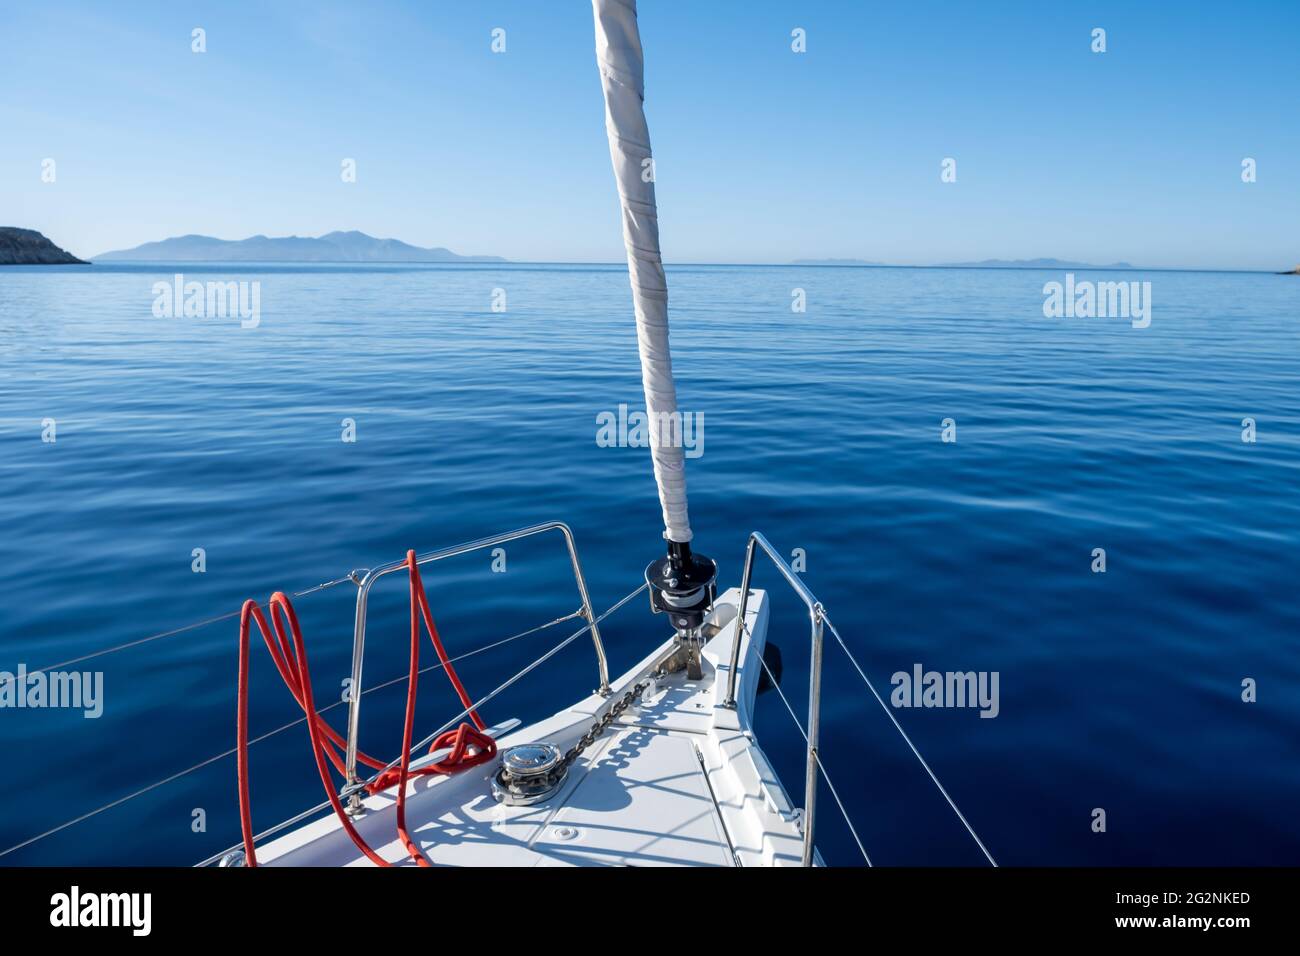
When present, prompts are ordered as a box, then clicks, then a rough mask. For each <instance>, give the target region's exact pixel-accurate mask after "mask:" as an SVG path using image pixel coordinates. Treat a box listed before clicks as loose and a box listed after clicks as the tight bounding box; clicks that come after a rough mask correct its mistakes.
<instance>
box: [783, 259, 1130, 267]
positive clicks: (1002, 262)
mask: <svg viewBox="0 0 1300 956" xmlns="http://www.w3.org/2000/svg"><path fill="white" fill-rule="evenodd" d="M790 264H791V265H795V266H888V263H885V262H871V261H869V260H867V259H795V260H794V261H793V262H792V263H790ZM921 268H931V269H1132V268H1133V266H1131V265H1129V264H1128V263H1127V262H1112V263H1111V264H1110V265H1105V266H1098V265H1093V264H1092V263H1091V262H1073V261H1071V260H1069V259H984V260H982V261H980V262H940V263H938V264H937V265H933V266H922V267H921Z"/></svg>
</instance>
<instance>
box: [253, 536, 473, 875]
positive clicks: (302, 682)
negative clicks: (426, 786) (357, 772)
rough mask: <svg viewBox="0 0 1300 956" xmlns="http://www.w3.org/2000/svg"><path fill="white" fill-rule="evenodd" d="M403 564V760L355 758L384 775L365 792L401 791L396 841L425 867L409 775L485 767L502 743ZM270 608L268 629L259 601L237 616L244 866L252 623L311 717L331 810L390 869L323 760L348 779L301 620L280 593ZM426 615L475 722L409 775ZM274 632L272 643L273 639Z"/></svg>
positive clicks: (448, 736) (412, 565) (443, 741)
mask: <svg viewBox="0 0 1300 956" xmlns="http://www.w3.org/2000/svg"><path fill="white" fill-rule="evenodd" d="M406 566H407V568H408V569H409V571H410V585H411V667H410V674H409V677H408V680H407V687H406V720H405V723H404V725H403V728H402V759H401V762H400V763H399V765H398V766H397V767H394V768H392V769H390V770H384V768H385V767H387V766H388V765H387V764H386V763H385V762H383V761H380V760H376V759H375V758H374V757H371V756H370V755H369V754H365V753H362V752H361V751H360V750H358V751H357V760H359V761H360V762H361V763H363V764H365V765H366V766H367V767H370V768H372V769H374V770H381V771H384V772H383V773H381V774H380V775H379V776H378V777H376V778H375V780H374V781H372V782H371V783H370V784H368V785H367V787H366V791H367V792H368V793H372V794H373V793H378V792H380V791H383V790H387V789H389V788H390V787H392V786H394V785H396V786H397V835H398V838H399V839H400V840H401V841H402V844H403V845H404V846H405V847H406V852H407V853H409V854H410V856H411V859H412V860H414V861H415V862H416V863H417V864H418V865H420V866H428V865H429V860H428V859H427V858H426V857H425V855H424V853H423V852H422V851H421V850H420V847H419V845H418V844H417V843H416V842H415V841H414V840H413V839H412V838H411V836H410V834H409V833H407V830H406V783H407V781H408V780H409V778H410V777H411V776H412V775H414V776H423V775H426V774H434V773H455V772H456V771H457V770H463V769H465V768H466V767H473V766H475V765H477V764H481V763H483V762H485V761H488V760H491V759H492V758H493V757H494V756H495V755H496V750H497V746H496V741H495V740H493V739H492V738H491V737H489V736H488V735H487V733H485V730H486V725H485V724H484V723H483V720H482V718H480V717H479V715H478V711H476V710H475V709H474V707H473V705H472V702H471V701H470V697H469V694H467V693H466V692H465V685H464V684H462V683H461V682H460V677H459V676H458V675H457V674H456V669H455V668H454V667H453V666H452V664H451V660H450V659H449V658H448V657H447V651H446V649H445V648H444V647H443V646H442V639H441V638H440V637H439V636H438V628H437V625H435V624H434V622H433V612H432V611H431V610H430V609H429V597H428V595H427V594H426V593H425V591H424V583H423V582H422V581H421V580H420V569H419V567H418V566H417V564H416V559H415V552H414V551H407V552H406ZM269 606H270V608H271V627H267V622H266V617H265V616H264V615H263V614H262V609H261V608H260V607H259V606H258V604H257V602H256V601H253V600H248V601H245V602H244V607H243V610H242V611H241V612H240V616H239V701H238V705H237V716H236V721H235V725H236V727H235V733H236V737H237V743H236V749H237V754H238V756H237V764H238V776H239V824H240V828H241V829H242V831H243V835H244V854H245V865H246V866H257V856H256V853H255V851H254V846H253V819H252V808H251V806H250V803H249V796H248V637H249V632H250V628H249V623H250V622H256V624H257V629H258V630H259V631H261V633H262V640H263V641H264V642H265V643H266V649H267V650H268V651H269V652H270V654H271V660H272V661H274V662H275V669H276V670H277V671H279V673H280V677H281V679H282V680H283V681H284V683H285V686H287V687H288V688H289V693H290V694H292V695H293V699H294V700H295V701H297V703H298V706H299V707H301V708H302V711H303V713H304V714H305V715H306V717H307V735H308V736H309V737H310V738H311V749H312V754H313V755H314V756H315V758H316V769H317V770H318V771H319V773H320V779H321V784H322V785H323V786H324V787H325V794H326V796H328V797H329V801H330V805H331V806H333V808H334V813H335V814H336V815H337V816H338V818H339V823H340V824H342V826H343V829H344V830H345V831H346V832H347V834H348V836H349V837H351V838H352V842H353V843H355V844H356V845H357V848H358V849H359V850H361V852H362V853H364V854H365V855H366V857H367V858H368V859H369V860H370V861H371V862H372V863H374V864H376V865H377V866H391V865H392V864H390V863H389V862H388V861H386V860H385V859H384V858H383V857H381V856H380V855H379V854H378V853H376V852H375V851H374V850H372V849H371V848H370V847H369V845H367V843H366V842H365V841H364V840H363V839H361V835H360V834H359V833H357V831H356V828H355V827H354V826H353V825H352V821H351V820H350V819H349V818H348V815H347V813H346V812H345V811H344V809H343V804H342V803H341V802H340V801H339V797H338V793H337V788H336V787H335V785H334V781H333V779H332V778H331V776H330V772H329V767H327V766H326V763H325V761H326V759H328V760H329V762H330V763H331V764H333V765H334V769H335V770H337V771H338V772H339V773H340V774H344V773H345V766H346V764H345V761H344V754H345V753H346V749H347V741H346V740H344V738H343V737H342V736H341V735H340V734H339V733H338V732H337V731H335V730H334V728H333V727H331V726H330V725H329V724H328V723H327V722H326V721H325V718H324V717H322V716H321V715H320V714H319V713H318V712H317V711H316V704H315V700H314V698H313V696H312V690H311V674H310V673H309V671H308V669H307V649H306V646H305V645H304V644H303V639H302V630H301V628H300V627H299V626H298V615H297V614H296V613H294V609H293V604H292V603H291V602H290V600H289V598H288V597H287V596H286V595H285V594H284V593H283V592H281V591H276V592H275V593H274V594H273V595H271V600H270V602H269ZM421 617H423V618H424V626H425V628H426V629H427V630H428V632H429V637H430V639H431V640H432V641H433V649H434V650H435V651H436V652H437V654H438V660H439V661H441V662H442V668H443V670H444V671H446V673H447V677H448V679H449V680H450V681H451V685H452V687H453V688H455V690H456V696H457V697H459V698H460V702H461V704H462V705H464V707H465V708H466V710H468V711H469V716H470V719H471V720H473V724H472V725H471V724H467V723H462V724H461V725H460V726H459V727H457V728H456V729H455V730H449V731H447V732H446V733H444V734H440V735H439V736H438V738H437V739H436V740H434V742H433V744H432V745H431V746H430V748H429V752H430V753H433V752H434V751H436V750H441V749H443V748H450V749H451V753H449V754H448V755H447V756H446V757H444V758H443V759H442V760H439V761H438V762H437V763H431V764H427V765H426V766H423V767H420V768H419V769H418V770H416V771H414V774H412V771H411V736H412V733H413V731H414V728H415V696H416V687H417V685H418V683H419V679H420V618H421ZM286 620H287V621H288V627H289V630H288V634H286V633H285V621H286ZM273 631H274V635H275V636H274V639H273V638H272V636H271V635H272V632H273ZM289 634H291V635H292V637H293V640H292V643H290V640H289V636H288V635H289ZM351 692H352V693H354V694H355V693H360V689H359V688H355V687H354V688H352V691H351Z"/></svg>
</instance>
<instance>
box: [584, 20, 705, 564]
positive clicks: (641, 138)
mask: <svg viewBox="0 0 1300 956" xmlns="http://www.w3.org/2000/svg"><path fill="white" fill-rule="evenodd" d="M591 6H592V11H593V13H594V14H595V20H596V63H597V65H598V66H599V67H600V82H601V85H602V86H603V87H604V90H605V130H606V132H607V133H608V134H609V155H610V159H611V160H612V161H613V163H614V178H615V179H616V180H617V182H618V196H619V200H620V202H621V203H622V206H623V242H624V243H625V244H626V245H627V265H628V272H629V274H630V277H631V279H632V301H633V305H634V306H635V309H636V337H637V348H638V350H639V351H640V353H641V384H642V386H643V387H644V389H645V404H646V412H647V414H648V417H649V419H650V455H651V458H652V459H653V460H654V470H655V481H656V483H657V484H658V485H659V503H660V504H661V505H662V506H663V512H664V537H665V538H667V539H668V540H669V541H679V542H686V541H690V540H691V523H690V520H689V518H688V517H687V514H686V470H685V456H684V455H683V452H682V442H681V438H682V430H681V418H680V416H679V415H678V413H677V389H676V387H675V386H674V385H673V362H672V357H671V355H670V354H669V352H668V283H667V281H666V280H665V278H664V265H663V260H662V259H661V258H660V255H659V215H658V212H657V211H656V207H655V184H654V167H653V164H652V162H651V160H650V131H649V129H648V128H647V127H646V121H645V110H644V108H643V106H642V101H643V100H644V99H645V71H644V59H643V57H642V54H641V34H640V31H639V30H638V29H637V21H636V0H592V3H591Z"/></svg>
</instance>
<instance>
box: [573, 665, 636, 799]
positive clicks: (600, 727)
mask: <svg viewBox="0 0 1300 956" xmlns="http://www.w3.org/2000/svg"><path fill="white" fill-rule="evenodd" d="M650 684H651V680H650V679H649V678H647V679H646V680H643V681H639V682H637V683H636V684H635V685H634V686H633V687H632V688H631V689H630V690H629V691H628V692H627V693H626V694H624V695H623V696H622V697H620V698H619V699H618V700H617V701H615V702H614V705H613V706H612V707H610V708H609V710H607V711H605V714H604V716H602V717H601V718H600V720H598V721H596V722H595V723H594V724H592V725H591V728H590V729H589V730H588V731H587V732H586V733H585V734H583V735H582V736H581V737H579V738H578V742H577V743H576V744H574V745H573V746H572V747H570V748H569V749H568V751H566V752H565V754H564V759H563V760H561V761H560V763H559V764H558V765H557V766H556V768H555V769H554V770H553V771H551V773H552V774H553V775H554V776H556V777H557V778H558V777H560V776H562V775H563V774H564V771H566V770H568V769H569V766H570V765H571V764H572V763H573V762H574V761H575V760H577V759H578V757H580V756H581V755H582V752H583V751H584V750H586V749H587V748H588V747H590V746H591V745H592V744H593V743H595V742H596V740H597V739H598V738H599V737H600V735H601V734H603V733H604V732H605V731H606V730H607V729H609V725H610V724H612V723H613V722H614V721H616V720H618V718H619V717H621V716H622V715H623V712H624V711H625V710H627V709H628V708H629V707H631V706H632V704H633V703H635V702H636V701H637V700H638V699H639V698H640V697H641V695H642V694H644V693H645V691H646V688H647V687H649V686H650Z"/></svg>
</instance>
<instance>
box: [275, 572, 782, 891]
mask: <svg viewBox="0 0 1300 956" xmlns="http://www.w3.org/2000/svg"><path fill="white" fill-rule="evenodd" d="M738 601H739V591H738V590H737V589H735V588H733V589H731V590H730V591H728V592H726V593H725V594H723V595H722V596H720V597H719V599H718V601H717V604H716V606H715V611H714V615H715V616H716V619H717V621H718V623H722V624H724V626H723V627H722V629H721V630H720V631H719V632H718V634H717V636H716V637H714V638H713V639H712V640H711V641H710V642H709V643H708V644H707V645H706V646H705V648H704V677H703V679H702V680H699V681H689V680H687V678H686V674H685V672H684V671H679V672H678V673H676V674H672V675H669V676H668V677H666V678H664V679H661V680H660V681H658V682H657V683H656V685H655V686H653V687H652V688H651V689H650V690H648V691H647V693H646V695H645V698H644V699H643V701H642V704H641V706H640V707H639V708H631V709H629V710H628V711H627V712H626V713H624V715H623V716H622V717H621V718H619V720H618V721H617V722H615V723H614V724H612V725H611V726H610V727H609V729H608V730H607V731H606V732H605V734H603V735H602V736H601V737H600V738H599V739H598V740H597V741H596V742H595V743H593V744H592V745H591V747H590V748H588V750H587V751H586V752H585V753H584V754H583V755H582V756H581V757H579V758H578V760H577V761H575V763H574V765H573V766H572V767H571V768H570V769H569V773H568V776H567V778H566V779H565V782H564V784H563V786H562V787H561V788H560V790H559V791H557V792H556V794H555V795H554V796H553V797H551V798H550V799H548V800H547V801H545V802H544V803H540V804H536V805H534V806H530V807H509V806H503V805H501V804H499V803H497V802H496V801H495V800H494V799H493V798H492V794H491V791H490V789H489V781H490V779H491V777H492V775H493V774H494V773H495V772H496V770H497V769H498V767H499V765H500V761H499V759H498V760H495V761H492V762H491V763H488V764H484V765H482V766H479V767H473V768H471V769H469V770H466V771H463V772H461V773H458V774H455V775H452V776H449V777H444V776H438V777H423V778H418V779H416V780H414V781H412V782H410V783H409V784H408V785H407V803H406V814H407V825H408V829H409V831H410V833H411V835H412V836H413V837H414V838H415V839H416V840H417V841H418V842H419V843H420V845H421V847H422V848H423V850H424V853H425V855H426V856H427V857H428V858H429V859H430V860H431V861H432V862H433V863H434V864H435V865H448V866H593V865H594V866H600V865H623V866H679V865H686V866H737V865H741V866H772V865H790V866H795V865H798V864H799V861H800V850H801V845H802V837H801V834H800V832H799V828H798V824H797V821H796V818H795V814H794V813H793V812H792V810H791V806H790V803H789V800H788V799H787V797H786V794H785V791H784V790H783V789H782V787H781V785H780V783H779V782H778V781H777V780H776V778H775V776H774V775H773V773H772V771H771V769H770V767H769V766H768V763H767V760H766V758H764V756H763V754H762V752H761V751H760V750H759V749H758V747H757V745H756V744H755V743H754V741H753V740H752V736H751V732H750V725H751V721H750V715H751V713H752V704H753V700H754V694H755V691H756V689H757V685H758V676H759V673H758V672H759V671H760V670H761V665H760V664H759V660H760V657H761V654H762V648H763V644H764V642H765V640H766V635H767V619H768V611H767V599H766V595H765V594H764V593H763V592H761V591H755V592H753V593H752V596H751V598H750V601H749V607H748V608H747V609H746V617H747V618H748V622H747V624H748V631H749V633H750V634H751V635H752V639H751V638H748V637H747V638H745V644H744V645H742V647H741V658H740V660H741V664H740V672H739V674H738V676H737V683H738V686H737V695H736V696H737V698H738V702H739V706H738V708H737V709H736V710H731V709H729V708H725V707H723V706H722V701H723V699H724V698H725V696H726V682H727V666H728V660H729V658H730V654H731V643H732V640H733V638H734V636H735V632H736V625H735V616H736V610H737V604H738ZM672 647H673V644H672V641H668V642H665V644H664V645H662V646H661V647H660V648H658V649H656V650H655V652H654V653H653V654H651V655H649V656H648V657H647V658H646V659H645V660H643V661H642V662H641V663H640V664H638V665H637V666H636V667H634V668H633V669H632V670H630V671H628V672H627V673H626V674H624V675H623V676H622V677H620V678H619V679H618V680H616V681H613V682H611V684H612V688H613V694H612V696H611V697H610V698H608V699H607V698H602V697H599V696H597V695H592V696H591V697H588V698H586V699H585V700H582V701H580V702H579V703H577V704H576V705H574V706H573V707H571V708H569V709H568V710H564V711H561V712H559V713H557V714H556V715H555V716H553V717H550V718H548V719H546V720H543V721H540V722H539V723H536V724H533V725H531V726H529V727H524V728H521V729H519V730H517V731H515V732H513V733H510V734H509V735H508V736H506V737H504V738H502V739H500V740H499V741H498V745H499V747H500V749H502V750H504V749H505V748H507V747H511V746H514V745H515V744H522V743H530V742H534V741H543V740H544V741H549V742H550V743H553V744H555V745H557V746H559V747H560V748H561V749H562V750H563V749H567V748H568V747H569V746H571V745H572V744H573V743H574V742H575V741H576V740H577V739H578V737H579V736H580V735H581V734H582V733H584V732H585V731H586V730H587V729H588V728H589V727H590V725H591V724H592V722H593V721H594V720H595V719H596V718H597V717H598V716H599V715H600V713H601V712H602V710H603V709H604V708H605V707H606V706H608V703H609V701H610V700H617V699H618V698H619V697H621V696H622V695H623V693H624V692H625V691H626V690H627V688H628V687H630V686H631V685H632V684H634V683H635V682H636V681H638V680H640V679H641V678H642V677H644V676H646V675H647V674H649V673H650V672H652V671H653V670H654V669H655V668H656V667H657V666H658V664H659V663H660V661H661V660H663V658H664V657H665V656H666V655H667V654H668V653H669V652H670V651H671V650H672ZM393 794H394V791H393V790H390V791H387V792H385V793H382V794H377V795H375V796H373V797H369V798H367V799H366V801H365V806H366V812H365V813H364V814H363V815H361V816H360V817H359V818H356V820H355V823H356V826H357V829H358V831H359V832H360V833H361V835H362V837H363V838H364V839H365V840H366V841H367V842H368V843H369V844H370V845H371V846H372V847H373V848H374V850H375V852H377V853H379V854H380V855H381V856H382V857H383V858H384V859H386V860H389V861H391V862H393V863H405V864H410V863H411V860H410V858H409V857H408V856H407V854H406V851H405V850H404V849H403V848H402V846H401V844H400V843H399V842H398V840H397V833H396V829H395V825H394V810H393V807H394V803H395V800H394V796H393ZM257 858H258V862H259V863H261V864H270V865H286V866H351V865H362V866H369V865H371V864H370V862H369V861H368V860H366V859H365V857H363V856H362V855H361V853H360V852H359V851H358V850H357V848H356V847H355V846H354V845H353V843H352V841H351V840H350V839H349V838H348V836H347V834H346V833H344V832H343V830H342V828H341V827H340V826H339V823H338V820H337V819H336V818H335V817H334V816H333V815H332V814H331V815H329V816H328V817H324V818H322V819H319V820H316V821H315V822H312V823H308V824H305V825H303V826H301V827H299V828H298V829H296V830H292V831H290V832H288V833H286V834H285V835H283V836H281V837H279V838H277V839H275V840H272V841H270V842H268V843H266V844H265V845H264V846H259V847H258V849H257Z"/></svg>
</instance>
